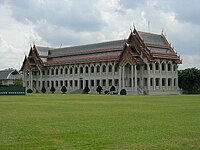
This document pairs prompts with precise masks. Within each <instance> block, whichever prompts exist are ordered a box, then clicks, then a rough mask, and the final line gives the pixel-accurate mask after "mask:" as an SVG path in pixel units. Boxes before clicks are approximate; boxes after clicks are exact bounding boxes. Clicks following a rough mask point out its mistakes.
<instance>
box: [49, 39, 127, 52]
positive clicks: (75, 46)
mask: <svg viewBox="0 0 200 150" xmlns="http://www.w3.org/2000/svg"><path fill="white" fill-rule="evenodd" d="M126 40H127V39H121V40H112V41H105V42H97V43H91V44H83V45H74V46H66V47H62V48H54V49H50V51H54V50H61V49H66V48H72V47H73V48H77V47H83V46H90V45H96V44H103V43H104V44H105V43H112V42H120V41H121V42H122V41H124V42H125V41H126Z"/></svg>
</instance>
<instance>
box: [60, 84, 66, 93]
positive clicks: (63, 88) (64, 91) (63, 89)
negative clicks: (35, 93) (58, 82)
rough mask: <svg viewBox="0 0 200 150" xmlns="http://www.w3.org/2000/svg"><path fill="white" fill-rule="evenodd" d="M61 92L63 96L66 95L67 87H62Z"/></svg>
mask: <svg viewBox="0 0 200 150" xmlns="http://www.w3.org/2000/svg"><path fill="white" fill-rule="evenodd" d="M61 91H62V92H63V94H65V93H66V92H67V88H66V87H65V86H62V88H61Z"/></svg>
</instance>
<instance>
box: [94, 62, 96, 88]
mask: <svg viewBox="0 0 200 150" xmlns="http://www.w3.org/2000/svg"><path fill="white" fill-rule="evenodd" d="M96 76H97V67H96V65H94V89H95V91H96V88H97V81H96Z"/></svg>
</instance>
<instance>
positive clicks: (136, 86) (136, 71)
mask: <svg viewBox="0 0 200 150" xmlns="http://www.w3.org/2000/svg"><path fill="white" fill-rule="evenodd" d="M135 91H137V67H136V65H135Z"/></svg>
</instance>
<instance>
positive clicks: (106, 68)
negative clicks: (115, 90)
mask: <svg viewBox="0 0 200 150" xmlns="http://www.w3.org/2000/svg"><path fill="white" fill-rule="evenodd" d="M108 66H109V65H108V64H106V89H108V90H109V88H108V87H109V85H108Z"/></svg>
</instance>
